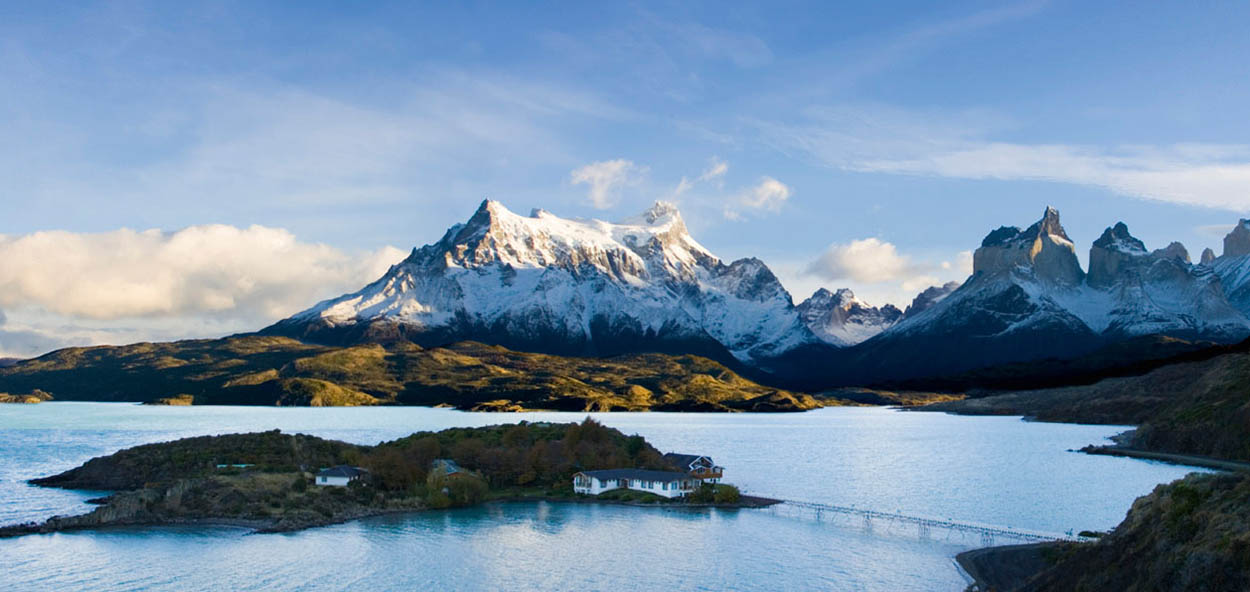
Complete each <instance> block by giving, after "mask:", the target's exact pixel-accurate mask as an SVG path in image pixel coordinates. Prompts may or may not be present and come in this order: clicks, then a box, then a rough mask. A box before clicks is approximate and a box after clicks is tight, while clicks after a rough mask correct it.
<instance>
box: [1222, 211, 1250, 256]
mask: <svg viewBox="0 0 1250 592" xmlns="http://www.w3.org/2000/svg"><path fill="white" fill-rule="evenodd" d="M1247 254H1250V220H1246V219H1245V218H1242V219H1241V220H1238V221H1237V225H1236V226H1234V227H1233V231H1232V232H1230V233H1228V235H1227V236H1225V237H1224V256H1225V257H1240V256H1242V255H1247Z"/></svg>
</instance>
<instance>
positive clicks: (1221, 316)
mask: <svg viewBox="0 0 1250 592" xmlns="http://www.w3.org/2000/svg"><path fill="white" fill-rule="evenodd" d="M1247 231H1248V232H1247V235H1248V236H1250V228H1247ZM1246 245H1247V246H1246V251H1247V253H1248V254H1250V241H1247V243H1246ZM1246 258H1247V259H1250V257H1246ZM1246 267H1247V268H1250V264H1247V266H1246ZM1248 291H1250V289H1248ZM1143 335H1168V336H1176V337H1184V338H1193V339H1204V340H1212V341H1219V342H1231V341H1235V340H1238V339H1242V338H1244V337H1246V336H1247V335H1250V320H1247V318H1246V316H1245V315H1244V314H1243V313H1241V312H1240V311H1238V310H1237V309H1236V308H1235V307H1233V306H1232V305H1230V304H1229V302H1228V300H1227V299H1226V298H1225V296H1224V293H1223V288H1222V287H1221V282H1220V279H1219V277H1218V276H1217V275H1216V274H1215V273H1213V272H1212V270H1211V268H1210V267H1208V266H1205V265H1193V264H1192V263H1190V261H1189V255H1188V253H1187V252H1186V251H1185V248H1184V247H1183V246H1181V245H1180V244H1179V243H1173V244H1172V245H1170V246H1168V247H1167V248H1165V249H1160V250H1156V251H1153V252H1150V251H1147V249H1146V247H1145V245H1144V244H1143V243H1142V242H1141V241H1140V240H1138V239H1136V238H1134V237H1133V236H1132V235H1131V234H1130V233H1129V231H1128V227H1127V226H1125V225H1124V224H1123V223H1120V224H1117V225H1115V226H1113V227H1111V228H1108V229H1107V230H1106V231H1105V232H1104V233H1103V235H1102V236H1101V237H1100V238H1099V239H1098V240H1097V241H1095V243H1094V245H1093V246H1092V247H1091V250H1090V272H1089V274H1086V273H1085V272H1084V271H1083V270H1082V269H1081V266H1080V263H1079V262H1078V260H1077V257H1076V248H1075V245H1074V244H1073V242H1072V240H1071V239H1070V238H1068V235H1067V233H1066V232H1065V231H1064V229H1063V226H1062V225H1061V224H1060V221H1059V212H1058V211H1056V210H1054V209H1053V208H1047V209H1046V211H1045V213H1044V214H1043V216H1042V219H1041V220H1039V221H1038V222H1037V223H1035V224H1033V225H1032V226H1030V227H1029V228H1027V229H1025V230H1020V229H1019V228H1017V227H1002V228H999V229H998V230H995V231H993V232H991V233H990V234H989V235H988V236H986V238H985V240H984V241H982V243H981V246H980V248H978V249H977V250H976V252H975V253H974V254H973V275H972V277H970V278H969V279H968V281H966V282H965V283H964V284H963V285H962V286H960V287H959V288H958V289H956V290H954V291H953V292H950V293H949V295H947V296H945V297H944V298H942V299H940V301H938V302H936V303H933V304H931V305H929V306H928V307H927V308H924V309H922V310H920V311H919V312H916V313H909V314H906V315H904V318H903V319H902V320H901V321H899V322H898V323H897V324H896V325H894V326H893V327H891V328H889V329H888V330H886V331H884V332H883V333H882V334H881V335H878V336H877V337H875V338H873V339H870V340H868V341H866V342H865V343H863V344H861V345H860V346H859V347H857V348H855V351H854V352H850V353H849V354H848V357H847V361H846V362H845V364H844V366H843V367H844V371H845V372H856V371H857V370H856V369H857V368H858V369H860V370H858V371H859V372H860V373H861V375H863V376H867V377H872V378H873V379H877V380H880V379H886V378H910V377H919V376H937V375H941V374H946V375H949V374H955V373H958V372H961V371H964V370H970V369H974V368H979V367H986V366H993V365H996V364H1002V363H1009V362H1018V361H1027V360H1036V359H1041V358H1072V357H1077V356H1080V355H1082V354H1083V353H1086V352H1089V351H1092V350H1093V349H1096V348H1098V347H1100V346H1103V345H1107V344H1109V343H1114V342H1116V341H1122V340H1124V339H1128V338H1132V337H1136V336H1143ZM898 360H907V361H908V362H907V363H906V364H900V363H899V362H898Z"/></svg>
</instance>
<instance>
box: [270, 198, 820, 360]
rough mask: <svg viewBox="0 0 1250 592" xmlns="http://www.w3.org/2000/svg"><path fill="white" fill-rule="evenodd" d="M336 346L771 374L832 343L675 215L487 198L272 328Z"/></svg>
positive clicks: (664, 208) (748, 265)
mask: <svg viewBox="0 0 1250 592" xmlns="http://www.w3.org/2000/svg"><path fill="white" fill-rule="evenodd" d="M262 333H265V334H276V335H288V336H292V337H298V338H303V339H309V340H312V341H316V342H322V343H336V344H344V343H359V342H366V341H385V340H394V339H404V340H408V341H412V342H414V343H417V344H421V345H439V344H443V343H449V342H454V341H461V340H477V341H483V342H487V343H495V344H499V345H504V346H507V347H511V348H514V349H523V350H528V351H539V352H549V353H559V354H593V355H613V354H618V353H629V352H640V351H661V352H677V353H695V354H700V355H706V356H709V357H712V358H715V359H718V360H721V361H729V362H736V361H740V362H746V363H749V364H754V365H766V364H767V361H768V360H769V359H772V358H776V357H778V356H781V355H783V354H785V353H786V352H787V351H789V350H791V349H794V348H796V347H800V346H803V345H806V344H812V343H816V342H818V341H819V340H818V339H816V337H815V336H814V335H812V333H811V331H809V330H808V329H807V327H805V326H804V325H803V323H802V322H801V321H800V319H799V316H798V313H797V311H796V310H795V307H794V305H793V302H792V301H791V299H790V295H789V293H788V292H786V290H785V289H784V288H783V287H782V285H781V283H780V282H779V281H778V280H777V278H776V276H774V275H773V273H772V272H771V271H770V270H769V269H768V267H767V266H766V265H764V264H763V263H762V262H760V261H759V260H757V259H741V260H738V261H734V262H732V263H729V264H726V263H724V262H723V261H721V260H720V259H719V258H717V257H716V256H714V255H712V254H711V253H710V252H708V251H707V249H705V248H703V247H702V246H701V245H699V244H698V243H697V242H696V241H695V240H694V239H693V238H692V237H691V236H690V234H689V233H688V232H687V230H686V226H685V223H684V222H683V221H682V219H681V215H680V214H679V213H678V212H677V210H676V208H674V207H673V206H672V205H670V204H665V203H657V204H656V205H655V206H653V207H652V208H651V209H649V210H647V211H646V212H644V213H643V214H642V215H640V216H638V217H635V218H632V219H629V220H626V221H623V222H620V223H615V224H614V223H608V222H602V221H598V220H586V221H583V220H567V219H563V218H559V217H556V216H554V215H552V214H550V213H548V212H545V211H541V210H536V211H535V212H534V213H533V214H532V215H530V216H528V217H525V216H519V215H517V214H514V213H512V212H510V211H508V210H507V209H506V208H504V207H503V205H502V204H500V203H498V202H495V201H489V200H488V201H485V202H483V203H482V205H481V206H480V207H479V208H478V210H477V212H476V213H474V214H473V216H472V217H471V218H470V219H469V220H468V222H467V223H465V224H458V225H456V226H453V227H452V228H451V229H449V230H448V231H447V233H446V234H445V235H444V236H443V238H442V240H440V241H439V242H437V243H434V244H431V245H426V246H424V247H421V248H420V249H414V250H413V252H412V254H411V255H410V256H409V257H408V258H407V259H405V260H404V261H403V262H401V263H399V264H398V265H395V266H394V267H392V268H391V269H390V270H389V271H388V272H387V273H386V274H385V275H384V276H383V277H382V278H381V279H379V280H377V281H376V282H374V283H372V284H370V285H368V286H366V287H365V288H363V289H362V290H360V291H358V292H355V293H352V294H346V295H344V296H341V297H339V298H335V299H332V300H328V301H325V302H322V303H320V304H318V305H316V306H314V307H312V308H310V309H308V310H306V311H304V312H301V313H299V314H297V315H295V316H293V317H291V318H288V319H286V320H283V321H280V322H279V323H277V324H275V325H273V326H271V327H269V328H267V329H265V330H264V331H262Z"/></svg>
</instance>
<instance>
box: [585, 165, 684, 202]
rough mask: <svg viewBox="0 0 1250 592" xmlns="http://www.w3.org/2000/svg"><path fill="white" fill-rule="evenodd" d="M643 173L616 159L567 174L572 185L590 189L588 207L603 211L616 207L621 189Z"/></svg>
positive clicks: (640, 168) (636, 167)
mask: <svg viewBox="0 0 1250 592" xmlns="http://www.w3.org/2000/svg"><path fill="white" fill-rule="evenodd" d="M645 172H646V168H645V167H639V166H638V165H636V164H634V163H633V162H631V161H628V160H625V159H623V158H618V159H616V160H604V161H600V162H592V163H590V164H588V165H586V166H584V167H581V168H579V169H576V170H574V171H573V172H571V173H569V181H570V182H571V183H573V184H574V185H583V184H584V185H588V186H589V187H590V188H589V191H588V192H587V194H586V197H588V198H589V199H590V205H592V206H594V207H596V208H598V209H601V210H605V209H608V208H610V207H612V206H614V205H616V200H617V198H618V197H619V193H620V190H621V188H622V187H624V186H626V185H631V184H634V183H637V182H638V180H639V177H640V176H641V175H642V174H643V173H645ZM683 181H684V179H683Z"/></svg>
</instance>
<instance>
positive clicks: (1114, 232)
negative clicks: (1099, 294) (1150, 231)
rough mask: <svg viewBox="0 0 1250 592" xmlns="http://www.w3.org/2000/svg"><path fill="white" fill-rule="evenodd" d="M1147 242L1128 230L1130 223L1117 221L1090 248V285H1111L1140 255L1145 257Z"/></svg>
mask: <svg viewBox="0 0 1250 592" xmlns="http://www.w3.org/2000/svg"><path fill="white" fill-rule="evenodd" d="M1147 254H1148V252H1147V251H1146V243H1143V242H1141V241H1140V240H1138V239H1137V237H1135V236H1133V235H1132V234H1130V233H1129V231H1128V225H1126V224H1125V223H1123V222H1117V223H1116V225H1115V226H1112V227H1110V228H1108V229H1106V230H1104V231H1103V232H1102V236H1100V237H1098V240H1096V241H1094V245H1093V246H1092V247H1090V248H1089V276H1088V281H1089V285H1091V286H1095V287H1100V288H1101V287H1106V286H1110V285H1111V284H1112V283H1114V282H1115V280H1116V278H1117V277H1119V275H1120V274H1121V273H1122V272H1123V271H1124V270H1125V269H1127V268H1129V267H1131V266H1133V265H1134V261H1135V260H1136V259H1137V258H1139V257H1145V256H1146V255H1147Z"/></svg>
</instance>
